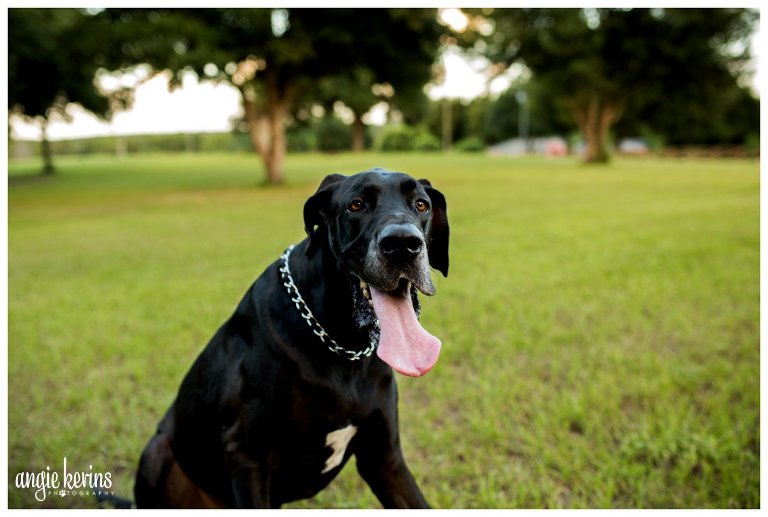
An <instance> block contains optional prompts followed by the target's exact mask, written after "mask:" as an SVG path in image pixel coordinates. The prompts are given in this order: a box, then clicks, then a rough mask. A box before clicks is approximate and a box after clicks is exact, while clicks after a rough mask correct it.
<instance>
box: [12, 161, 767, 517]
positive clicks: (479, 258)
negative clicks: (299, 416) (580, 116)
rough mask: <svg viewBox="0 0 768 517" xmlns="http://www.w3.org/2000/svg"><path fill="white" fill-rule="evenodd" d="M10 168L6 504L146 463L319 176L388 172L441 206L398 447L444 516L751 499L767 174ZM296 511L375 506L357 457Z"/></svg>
mask: <svg viewBox="0 0 768 517" xmlns="http://www.w3.org/2000/svg"><path fill="white" fill-rule="evenodd" d="M57 164H58V167H59V171H58V174H57V175H56V176H55V177H52V178H41V177H36V176H34V175H33V174H32V173H33V172H35V171H36V170H37V168H38V167H39V164H38V163H37V162H34V163H29V164H27V163H11V165H10V179H9V196H8V197H9V201H8V203H9V213H8V219H9V222H8V225H9V228H8V248H9V251H8V253H9V257H8V258H9V271H8V287H9V303H8V305H9V308H8V312H9V314H8V316H9V329H8V384H9V386H8V388H9V408H8V412H9V414H8V419H9V429H8V442H9V482H10V486H9V488H8V496H9V504H10V506H11V507H26V506H30V507H62V506H63V507H88V506H94V505H95V503H94V502H93V501H92V500H91V499H90V498H88V497H65V498H62V497H59V496H55V495H49V496H48V497H47V498H46V499H45V501H44V502H42V503H39V502H37V501H36V500H35V498H34V494H33V490H30V489H27V490H19V489H17V488H15V486H13V483H14V478H15V476H16V474H17V473H18V472H20V471H30V472H39V471H41V470H45V468H46V466H51V470H54V471H61V464H62V460H63V458H64V457H66V458H67V462H68V468H69V469H70V470H79V471H88V467H89V465H92V466H93V471H94V472H111V473H112V476H113V481H114V484H113V489H114V490H116V492H117V493H118V494H122V495H125V496H130V497H132V490H133V481H132V478H133V475H134V472H135V468H136V463H137V460H138V458H139V455H140V453H141V450H142V448H143V447H144V445H145V443H146V441H147V440H148V438H149V437H150V436H151V435H152V434H153V432H154V427H155V425H156V422H157V421H158V420H159V418H160V417H161V416H162V414H163V412H164V411H165V410H166V408H167V407H168V405H169V404H170V402H171V401H172V400H173V398H174V396H175V392H176V390H177V388H178V386H179V383H180V381H181V379H182V377H183V375H184V374H185V372H186V371H187V370H188V368H189V366H190V365H191V363H192V361H193V360H194V358H195V357H196V356H197V354H198V353H199V352H200V350H201V349H202V347H203V346H204V345H205V343H206V342H207V341H208V339H209V338H210V337H211V335H212V334H213V332H214V331H215V330H216V328H217V327H218V326H219V325H220V324H221V323H222V322H223V321H224V320H225V319H226V318H227V317H228V316H229V315H230V314H231V312H232V311H233V310H234V308H235V306H236V304H237V302H238V301H239V299H240V297H241V296H242V294H243V293H244V292H245V290H246V289H247V288H248V287H249V285H250V284H251V282H252V281H253V280H254V279H255V278H256V277H257V276H258V275H259V274H260V273H261V271H262V270H263V269H264V268H265V267H266V266H267V265H268V264H269V263H270V262H272V261H274V260H276V259H277V257H278V256H279V254H280V253H281V252H282V251H283V250H284V249H285V248H286V247H287V246H288V245H289V244H291V243H294V242H297V241H299V240H300V239H301V238H303V221H302V207H303V203H304V200H305V199H306V198H307V197H308V196H309V195H310V194H311V193H312V192H313V191H314V189H315V188H316V186H317V185H318V183H319V182H320V180H321V178H322V177H323V176H324V174H326V173H328V172H345V173H351V172H356V171H359V170H363V169H365V168H368V167H370V166H374V165H378V166H383V167H387V168H390V169H395V170H403V171H406V172H410V173H411V174H413V175H414V176H417V177H426V178H429V179H430V180H432V182H433V184H434V185H435V186H436V187H437V188H439V189H440V190H441V191H442V192H443V193H444V194H445V195H446V198H447V200H448V213H449V220H450V223H451V232H452V235H451V239H452V241H451V272H450V276H449V277H448V278H447V279H443V278H442V277H439V275H438V276H436V285H437V288H438V294H437V296H435V297H434V298H431V299H427V300H422V301H423V311H422V322H423V324H424V326H425V328H426V329H428V330H430V331H431V332H433V333H434V334H435V335H437V336H439V337H440V338H441V339H442V341H443V351H442V354H441V357H440V361H439V362H438V363H437V365H436V367H435V369H434V370H433V371H432V372H431V373H430V374H429V375H427V376H426V377H424V378H420V379H409V378H404V377H399V378H398V383H399V387H400V420H401V424H400V427H401V433H402V439H403V448H404V451H405V456H406V459H407V460H408V462H409V464H410V466H411V470H412V471H413V473H414V476H415V477H416V479H417V480H418V481H419V482H420V485H421V487H422V489H423V491H424V493H425V495H426V497H427V499H428V500H429V501H430V502H431V503H432V504H433V505H434V506H436V507H440V508H520V507H525V508H540V507H567V508H583V507H599V508H607V507H618V508H634V507H643V508H648V507H673V508H677V507H718V508H734V507H758V506H759V504H760V499H759V451H760V446H759V444H760V434H759V296H760V292H759V249H760V246H759V245H760V237H759V211H760V206H759V166H758V163H757V162H756V161H739V160H728V161H718V160H708V161H687V160H655V159H638V160H616V161H615V162H614V163H613V164H611V165H609V166H607V167H601V166H594V167H593V166H585V165H581V164H579V163H578V162H576V161H575V160H571V159H565V160H545V159H538V158H530V159H504V158H490V157H485V156H480V155H469V154H449V155H440V154H421V155H419V154H413V155H409V154H392V155H390V154H381V155H378V154H363V155H352V154H340V155H333V156H322V155H301V156H300V155H296V156H290V157H289V158H288V161H287V167H286V175H287V178H288V184H287V185H286V186H284V187H279V188H277V187H269V188H265V187H260V186H259V185H258V184H259V182H260V181H261V177H262V175H261V167H260V164H259V162H258V160H257V159H256V158H255V157H252V156H245V155H184V154H179V155H155V156H152V155H144V156H136V157H134V156H131V157H127V158H119V159H118V158H113V157H85V158H78V159H74V158H67V159H65V158H59V159H58V160H57ZM291 506H292V507H297V508H306V507H315V508H327V507H337V508H348V507H351V508H358V507H378V506H379V505H378V502H377V501H376V499H375V498H374V496H373V495H372V494H371V492H370V491H369V489H368V488H367V486H365V485H364V483H363V482H362V481H361V480H360V479H359V478H358V476H357V473H356V470H355V468H354V465H353V464H350V465H348V466H347V468H346V469H345V470H344V472H342V474H341V475H340V476H339V477H338V478H337V479H336V480H335V481H334V482H333V483H332V484H331V485H330V486H329V487H328V489H326V490H325V491H323V492H321V493H320V494H319V495H318V496H317V497H315V498H314V499H312V500H309V501H304V502H299V503H294V504H292V505H291Z"/></svg>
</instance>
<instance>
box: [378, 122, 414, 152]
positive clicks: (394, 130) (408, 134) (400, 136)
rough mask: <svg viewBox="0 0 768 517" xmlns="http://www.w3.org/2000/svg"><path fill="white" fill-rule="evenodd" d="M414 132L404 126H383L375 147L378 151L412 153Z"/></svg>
mask: <svg viewBox="0 0 768 517" xmlns="http://www.w3.org/2000/svg"><path fill="white" fill-rule="evenodd" d="M415 136H416V131H415V130H414V129H413V128H412V127H410V126H407V125H405V124H397V125H392V126H385V127H383V128H382V129H381V132H380V133H379V137H378V142H377V145H376V147H377V148H378V149H379V150H380V151H412V150H413V144H414V138H415Z"/></svg>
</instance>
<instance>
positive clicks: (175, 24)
mask: <svg viewBox="0 0 768 517" xmlns="http://www.w3.org/2000/svg"><path fill="white" fill-rule="evenodd" d="M427 12H429V16H427V15H426V14H425V13H427ZM126 15H127V16H126ZM102 17H103V18H104V19H106V20H108V21H110V22H117V27H116V29H115V30H118V31H120V32H121V33H122V34H123V35H124V36H125V38H126V44H125V45H123V48H124V52H125V55H124V56H123V61H122V65H127V64H135V63H140V62H141V63H148V64H150V65H152V66H153V68H155V69H156V70H161V69H170V70H172V71H173V72H174V73H175V74H176V77H177V80H178V78H179V77H180V75H181V74H182V73H183V72H184V71H185V70H189V69H191V70H194V72H195V73H197V75H198V76H199V77H201V78H204V79H210V80H216V81H225V82H228V83H230V84H232V85H233V86H235V87H236V88H237V89H238V90H239V91H240V93H241V96H242V102H243V109H244V112H245V120H246V121H247V123H248V126H249V134H250V137H251V141H252V143H253V147H254V149H255V150H256V151H257V152H258V153H259V154H260V155H261V157H262V159H263V162H264V167H265V169H266V174H267V181H268V182H269V183H281V182H282V181H283V159H284V156H285V149H286V142H285V130H284V121H285V119H286V117H287V115H288V114H289V113H290V112H291V110H292V108H293V107H294V106H295V105H296V103H297V102H298V101H299V100H300V99H303V98H306V97H307V96H308V95H311V94H312V91H313V90H314V89H316V88H318V85H319V82H320V81H321V80H322V79H324V78H328V77H332V76H338V75H342V74H346V75H347V76H354V73H353V72H352V71H353V70H355V69H358V70H359V69H361V67H367V68H370V69H371V70H373V77H374V78H375V80H377V81H378V80H380V77H382V76H387V75H390V73H392V75H393V77H396V75H395V74H394V73H393V72H394V71H397V72H398V74H403V73H405V72H404V71H410V70H412V69H413V68H414V67H417V68H418V67H420V66H425V67H427V68H428V64H427V65H423V64H422V63H423V61H424V56H427V57H430V58H433V56H430V53H431V48H432V47H430V46H429V45H427V44H426V43H425V42H426V41H427V40H428V38H430V37H431V36H432V32H430V31H428V30H425V27H426V22H425V20H428V19H429V20H431V23H436V22H435V18H436V13H435V10H434V9H433V10H405V9H365V10H364V11H361V10H355V9H282V8H280V9H129V10H125V9H108V10H106V11H105V12H104V13H103V14H102ZM361 17H364V22H363V20H362V19H361ZM435 34H436V33H435ZM434 40H435V43H434V49H435V50H436V46H437V36H436V35H435V36H434ZM404 56H408V58H407V59H404ZM411 57H413V58H414V63H410V62H407V63H406V62H404V61H410V59H411ZM421 76H423V74H422V75H419V77H421ZM397 77H399V76H397ZM425 82H426V81H425Z"/></svg>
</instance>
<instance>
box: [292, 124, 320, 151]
mask: <svg viewBox="0 0 768 517" xmlns="http://www.w3.org/2000/svg"><path fill="white" fill-rule="evenodd" d="M285 138H286V148H287V150H288V152H307V151H316V150H317V133H316V132H315V130H314V129H312V128H311V127H310V126H307V125H300V126H290V127H288V129H287V130H286V132H285Z"/></svg>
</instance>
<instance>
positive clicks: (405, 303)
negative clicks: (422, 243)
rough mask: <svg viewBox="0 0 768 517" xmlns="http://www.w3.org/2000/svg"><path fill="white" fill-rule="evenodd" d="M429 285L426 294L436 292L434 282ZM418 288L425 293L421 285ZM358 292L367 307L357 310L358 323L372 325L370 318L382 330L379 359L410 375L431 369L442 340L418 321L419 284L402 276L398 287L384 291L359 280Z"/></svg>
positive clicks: (380, 331)
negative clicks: (432, 284)
mask: <svg viewBox="0 0 768 517" xmlns="http://www.w3.org/2000/svg"><path fill="white" fill-rule="evenodd" d="M418 287H422V286H418ZM430 287H431V289H429V288H426V289H425V290H426V291H428V293H426V294H430V295H431V294H434V287H433V286H431V282H430ZM418 290H419V291H422V292H424V291H423V290H422V288H418ZM359 292H360V293H361V294H362V297H363V299H364V300H365V302H364V305H366V306H367V307H365V308H362V309H361V308H358V309H357V312H358V313H359V314H358V317H357V319H358V323H359V324H363V325H366V324H370V319H371V317H372V318H373V319H374V320H375V323H376V328H377V330H378V331H379V336H378V337H379V346H378V348H377V350H376V353H377V355H378V356H379V358H381V360H382V361H384V362H385V363H387V364H388V365H390V366H391V367H392V368H394V369H395V370H396V371H398V372H400V373H402V374H403V375H408V376H411V377H419V376H421V375H424V374H425V373H427V372H428V371H429V370H431V369H432V367H433V366H434V365H435V363H436V362H437V356H438V355H439V353H440V340H439V339H437V338H436V337H435V336H433V335H431V334H430V333H429V332H427V331H426V330H424V328H423V327H422V326H421V324H420V323H419V320H418V312H419V300H418V295H417V285H415V284H414V283H413V282H411V281H410V280H408V279H406V278H401V279H400V280H399V282H398V284H397V287H396V288H395V289H392V290H389V291H384V290H380V289H378V288H376V287H374V286H373V285H371V284H369V283H368V282H365V281H364V280H360V281H359ZM366 309H367V310H366ZM370 312H373V314H370Z"/></svg>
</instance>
